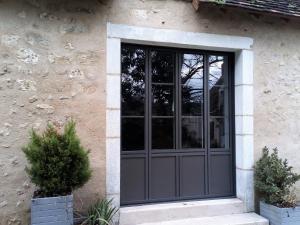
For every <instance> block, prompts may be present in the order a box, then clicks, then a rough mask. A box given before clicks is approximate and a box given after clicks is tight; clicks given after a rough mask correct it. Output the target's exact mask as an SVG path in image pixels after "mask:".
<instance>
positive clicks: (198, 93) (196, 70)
mask: <svg viewBox="0 0 300 225" xmlns="http://www.w3.org/2000/svg"><path fill="white" fill-rule="evenodd" d="M180 61H181V65H180V66H181V70H180V89H181V118H180V120H181V121H180V122H181V146H182V148H203V147H204V136H203V131H204V126H203V125H204V124H203V110H204V84H203V82H204V73H203V66H204V61H203V55H199V54H182V55H181V60H180Z"/></svg>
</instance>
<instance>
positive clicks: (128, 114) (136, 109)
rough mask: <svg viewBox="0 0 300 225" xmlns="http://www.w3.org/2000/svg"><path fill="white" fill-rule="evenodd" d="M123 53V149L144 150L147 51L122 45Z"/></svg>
mask: <svg viewBox="0 0 300 225" xmlns="http://www.w3.org/2000/svg"><path fill="white" fill-rule="evenodd" d="M121 55H122V57H121V63H122V71H121V72H122V74H121V86H122V87H121V92H122V98H121V107H122V110H121V127H122V129H121V136H122V143H121V145H122V150H123V151H136V150H144V149H145V135H144V134H145V65H146V64H145V63H146V52H145V50H144V49H143V48H132V47H130V46H126V47H122V54H121ZM137 131H138V132H137Z"/></svg>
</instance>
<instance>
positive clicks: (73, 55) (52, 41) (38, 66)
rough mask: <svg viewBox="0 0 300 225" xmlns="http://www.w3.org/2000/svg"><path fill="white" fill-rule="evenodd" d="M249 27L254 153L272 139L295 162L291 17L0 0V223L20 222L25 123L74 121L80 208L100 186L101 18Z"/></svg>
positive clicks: (112, 1) (299, 136) (121, 0)
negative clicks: (86, 155)
mask: <svg viewBox="0 0 300 225" xmlns="http://www.w3.org/2000/svg"><path fill="white" fill-rule="evenodd" d="M107 22H112V23H123V24H130V25H137V26H146V27H157V28H170V29H177V30H184V31H192V32H205V33H216V34H228V35H239V36H248V37H252V38H254V41H255V44H254V46H253V49H254V55H255V68H254V92H255V99H254V102H255V105H254V107H255V111H254V115H255V124H254V125H255V128H254V130H255V133H254V135H255V157H256V159H257V158H258V157H259V155H260V151H261V148H262V147H263V146H265V145H268V146H271V147H273V146H278V147H279V149H280V150H281V151H280V154H281V155H282V156H284V157H287V158H288V159H289V161H290V162H291V164H292V165H294V166H295V169H296V170H297V171H298V172H300V165H299V163H298V161H299V159H300V157H299V156H298V155H299V154H298V146H299V144H300V133H299V129H300V122H299V121H300V120H299V119H300V67H299V63H300V29H299V28H300V23H299V20H286V19H281V18H278V17H271V16H262V17H258V16H256V15H251V14H249V13H246V12H240V11H237V10H224V9H216V8H211V7H204V6H201V8H200V11H199V12H196V11H195V10H194V9H193V7H192V5H191V4H190V3H189V2H188V1H175V0H165V1H164V0H161V1H157V0H86V1H79V0H69V1H66V0H65V1H61V0H0V106H1V108H0V109H1V110H0V112H1V113H0V224H1V225H2V224H3V225H6V224H28V221H29V216H28V211H29V207H30V198H31V195H32V191H33V189H34V187H33V186H32V185H31V184H30V182H29V180H28V178H27V176H26V174H25V172H24V167H25V164H26V161H25V158H24V155H23V153H22V151H21V146H22V145H24V144H25V143H26V142H27V140H28V131H29V129H30V128H32V127H33V128H35V129H37V130H40V131H41V130H43V128H44V127H45V125H46V123H47V122H52V123H53V124H54V125H55V126H57V127H62V126H63V124H64V123H65V121H66V120H67V119H68V118H70V117H72V118H74V119H75V120H76V121H77V130H78V134H79V136H80V137H81V139H82V143H83V144H84V146H86V147H87V148H89V149H91V155H90V159H91V164H92V167H93V171H94V172H93V178H92V180H91V181H90V182H89V183H88V184H87V185H86V186H85V187H84V188H82V189H81V190H79V191H77V192H76V193H75V199H76V209H77V210H79V211H80V210H83V209H84V208H86V207H87V206H88V205H89V204H90V203H91V202H92V200H94V199H96V198H97V197H103V196H104V193H105V141H104V140H105V82H106V80H105V76H106V73H105V70H106V68H105V64H106V52H105V49H106V43H105V40H106V23H107ZM298 190H299V191H298V194H299V195H298V196H300V185H298Z"/></svg>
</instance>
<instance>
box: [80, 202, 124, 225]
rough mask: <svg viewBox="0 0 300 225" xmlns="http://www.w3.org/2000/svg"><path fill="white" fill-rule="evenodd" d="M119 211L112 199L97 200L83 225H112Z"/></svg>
mask: <svg viewBox="0 0 300 225" xmlns="http://www.w3.org/2000/svg"><path fill="white" fill-rule="evenodd" d="M118 211H119V210H118V208H116V207H115V206H113V204H112V199H111V200H107V199H103V200H97V201H96V203H94V204H93V205H92V206H90V207H89V209H88V212H87V215H86V216H85V219H84V221H83V222H82V223H81V225H112V224H113V223H114V216H115V215H116V213H117V212H118Z"/></svg>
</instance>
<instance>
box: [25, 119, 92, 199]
mask: <svg viewBox="0 0 300 225" xmlns="http://www.w3.org/2000/svg"><path fill="white" fill-rule="evenodd" d="M23 152H24V153H25V156H26V158H27V160H28V162H29V166H28V167H26V169H25V170H26V172H27V174H28V175H29V177H30V179H31V181H32V183H34V184H35V185H36V186H37V187H38V190H37V191H36V192H35V197H54V196H63V195H68V194H70V193H71V192H72V191H73V190H75V189H77V188H80V187H82V186H83V185H84V184H85V183H86V182H87V181H88V180H89V179H90V177H91V169H90V164H89V158H88V154H89V151H87V150H85V149H84V148H83V147H82V145H81V144H80V140H79V138H78V136H77V135H76V130H75V122H74V121H69V122H68V123H67V124H66V125H65V127H64V132H63V133H62V134H60V133H59V132H58V131H57V130H56V129H55V128H54V127H53V126H52V125H48V126H47V128H46V130H45V131H44V132H43V133H42V134H41V135H39V134H38V133H36V131H34V130H32V131H31V133H30V140H29V143H28V144H27V145H26V146H24V147H23Z"/></svg>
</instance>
